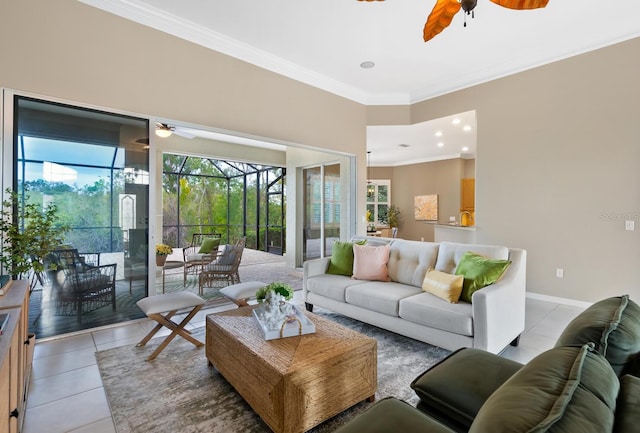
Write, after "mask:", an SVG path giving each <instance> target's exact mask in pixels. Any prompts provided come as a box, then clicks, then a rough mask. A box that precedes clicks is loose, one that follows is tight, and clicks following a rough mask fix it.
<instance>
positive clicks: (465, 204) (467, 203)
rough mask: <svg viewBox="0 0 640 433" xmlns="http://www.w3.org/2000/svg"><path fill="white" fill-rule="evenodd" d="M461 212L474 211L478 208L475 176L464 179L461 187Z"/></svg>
mask: <svg viewBox="0 0 640 433" xmlns="http://www.w3.org/2000/svg"><path fill="white" fill-rule="evenodd" d="M460 192H461V194H460V196H461V197H460V212H464V211H467V212H473V211H475V210H476V180H475V179H474V178H469V179H462V184H461V188H460Z"/></svg>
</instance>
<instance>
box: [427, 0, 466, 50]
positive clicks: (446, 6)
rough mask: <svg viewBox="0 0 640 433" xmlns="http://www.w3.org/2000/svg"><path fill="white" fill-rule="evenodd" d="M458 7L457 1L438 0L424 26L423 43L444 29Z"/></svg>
mask: <svg viewBox="0 0 640 433" xmlns="http://www.w3.org/2000/svg"><path fill="white" fill-rule="evenodd" d="M460 7H461V6H460V3H459V2H458V0H438V2H437V3H436V5H435V6H434V7H433V10H432V11H431V13H430V14H429V18H427V22H426V23H425V25H424V32H423V36H424V41H425V42H427V41H428V40H429V39H432V38H433V37H435V36H436V35H437V34H439V33H440V32H441V31H443V30H444V29H446V28H447V27H448V26H449V24H451V20H453V17H454V15H455V14H457V13H458V11H459V10H460Z"/></svg>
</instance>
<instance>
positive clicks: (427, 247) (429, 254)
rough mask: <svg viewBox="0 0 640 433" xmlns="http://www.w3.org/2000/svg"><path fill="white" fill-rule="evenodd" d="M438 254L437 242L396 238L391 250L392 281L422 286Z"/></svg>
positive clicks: (390, 272) (390, 274) (390, 273)
mask: <svg viewBox="0 0 640 433" xmlns="http://www.w3.org/2000/svg"><path fill="white" fill-rule="evenodd" d="M437 256H438V244H436V243H433V242H418V241H407V240H404V239H395V240H394V241H393V242H392V243H391V248H390V250H389V265H388V267H389V276H390V277H391V281H396V282H398V283H403V284H409V285H412V286H416V287H422V282H423V280H424V276H425V274H426V273H427V270H428V269H429V268H433V267H434V266H435V263H436V258H437Z"/></svg>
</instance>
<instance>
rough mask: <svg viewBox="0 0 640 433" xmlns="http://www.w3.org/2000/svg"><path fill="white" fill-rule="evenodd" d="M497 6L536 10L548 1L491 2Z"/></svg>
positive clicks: (497, 0) (515, 0)
mask: <svg viewBox="0 0 640 433" xmlns="http://www.w3.org/2000/svg"><path fill="white" fill-rule="evenodd" d="M491 1H492V2H494V3H495V4H497V5H500V6H502V7H505V8H509V9H517V10H523V9H538V8H543V7H545V6H546V5H547V3H549V0H491Z"/></svg>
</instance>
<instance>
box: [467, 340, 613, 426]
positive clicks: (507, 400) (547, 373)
mask: <svg viewBox="0 0 640 433" xmlns="http://www.w3.org/2000/svg"><path fill="white" fill-rule="evenodd" d="M481 373H482V372H481V371H479V374H481ZM619 387H620V385H619V381H618V379H617V377H616V374H615V372H614V371H613V369H612V368H611V366H610V365H609V363H608V362H607V360H606V359H605V358H604V357H603V356H602V355H601V354H600V353H598V352H596V351H595V349H594V348H593V344H592V343H590V344H586V345H584V346H581V347H568V346H564V347H556V348H554V349H551V350H548V351H546V352H544V353H542V354H540V355H538V356H537V357H536V358H534V359H533V360H531V361H530V362H529V363H528V364H527V365H525V366H523V367H522V368H521V369H520V370H519V371H518V372H517V373H515V374H514V375H513V376H511V378H509V379H508V380H507V381H506V382H505V383H504V384H503V385H502V386H501V387H500V388H498V389H497V390H496V392H494V393H493V394H492V395H491V396H490V397H489V398H488V399H487V401H486V402H485V404H484V405H483V406H482V408H480V411H479V412H478V415H477V416H476V418H475V420H474V421H473V424H472V425H471V428H470V429H469V432H470V433H479V432H482V433H486V432H492V433H503V432H513V433H515V432H539V433H542V432H563V433H564V432H576V433H577V432H580V433H603V432H611V431H612V429H613V423H614V411H615V407H616V396H617V395H618V390H619Z"/></svg>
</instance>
